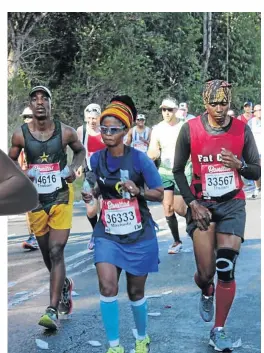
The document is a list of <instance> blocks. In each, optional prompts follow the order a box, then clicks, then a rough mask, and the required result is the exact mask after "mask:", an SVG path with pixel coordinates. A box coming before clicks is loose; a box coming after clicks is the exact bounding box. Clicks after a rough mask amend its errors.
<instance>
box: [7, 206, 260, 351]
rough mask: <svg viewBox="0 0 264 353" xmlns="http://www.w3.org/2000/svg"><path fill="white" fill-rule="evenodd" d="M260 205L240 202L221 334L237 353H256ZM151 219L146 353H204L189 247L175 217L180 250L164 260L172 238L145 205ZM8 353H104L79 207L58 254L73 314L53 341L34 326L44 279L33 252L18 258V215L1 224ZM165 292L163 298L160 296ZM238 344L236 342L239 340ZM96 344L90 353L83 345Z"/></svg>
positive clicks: (127, 340) (205, 330)
mask: <svg viewBox="0 0 264 353" xmlns="http://www.w3.org/2000/svg"><path fill="white" fill-rule="evenodd" d="M260 204H261V202H260V199H257V200H249V201H247V225H246V235H245V242H244V244H243V245H242V250H241V254H240V256H239V258H238V261H237V266H236V280H237V295H236V298H235V301H234V304H233V307H232V310H231V313H230V317H229V319H228V321H227V325H226V328H227V332H228V333H229V334H230V336H231V337H232V340H233V341H234V342H236V343H237V344H238V345H240V343H242V346H240V347H239V348H237V349H236V350H235V351H237V352H241V353H257V352H261V342H260V341H261V340H260V330H261V317H260V281H261V270H260V268H261V261H260V254H261V242H260V237H261V232H260V221H261V220H260ZM151 212H152V214H153V218H154V219H155V221H156V222H157V223H158V224H159V226H160V230H159V232H158V240H159V247H160V261H161V263H160V271H159V273H158V274H151V275H150V276H149V278H148V281H147V286H146V295H157V296H158V297H155V298H149V299H148V310H149V313H160V316H156V317H152V316H149V328H148V333H149V335H150V337H151V341H152V343H151V349H152V353H174V352H179V353H183V352H186V353H210V352H211V353H212V352H213V349H212V348H211V347H209V346H208V340H209V331H210V328H211V326H212V323H205V322H203V321H202V319H201V318H200V316H199V312H198V301H199V296H200V292H199V290H198V288H197V287H196V285H195V284H194V282H193V274H194V272H195V263H194V256H193V250H192V242H191V240H190V238H189V237H187V236H186V232H185V221H184V219H183V218H180V220H179V224H180V234H181V237H182V240H183V251H182V252H181V253H180V254H176V255H168V253H167V249H168V246H169V245H170V243H171V241H172V237H171V235H170V233H169V230H168V228H167V225H166V222H165V219H164V216H163V211H162V207H161V206H160V205H158V204H157V205H152V206H151ZM8 234H9V236H8V352H9V353H35V352H42V349H40V348H39V347H38V346H37V344H36V339H40V340H42V341H44V342H46V343H47V344H48V351H49V352H54V353H104V352H106V351H107V345H106V343H107V342H106V338H105V334H104V331H103V325H102V322H101V315H100V310H99V295H98V284H97V277H96V272H95V268H94V266H93V263H92V257H93V255H92V253H88V251H87V242H88V239H89V238H90V236H91V228H90V226H89V225H88V222H87V219H86V217H85V208H84V206H83V205H81V204H80V205H78V206H76V207H75V209H74V219H73V228H72V231H71V237H70V239H69V242H68V244H67V246H66V249H65V258H66V266H67V274H68V275H69V276H71V277H72V278H73V280H74V283H75V288H74V291H75V293H76V295H75V296H74V310H73V313H72V315H70V316H69V317H68V318H66V319H64V320H60V329H59V331H58V332H57V333H56V334H50V333H46V332H45V331H44V330H43V328H41V327H40V326H38V325H37V322H38V320H39V318H40V316H41V315H42V314H43V312H44V310H45V308H46V307H47V305H48V297H49V293H48V287H49V282H48V279H49V275H48V271H47V270H46V268H45V267H44V264H43V261H42V257H41V254H40V251H33V252H32V251H25V250H23V249H22V247H21V244H22V241H23V240H25V239H27V236H28V235H27V228H26V224H25V217H24V216H23V215H21V216H17V217H11V218H9V227H8ZM125 290H126V284H125V277H124V276H123V274H122V275H121V279H120V291H119V304H120V305H119V308H120V339H121V343H122V344H123V345H124V346H125V349H126V352H127V353H128V352H130V351H131V349H132V348H133V345H134V338H133V334H132V329H133V328H134V323H133V319H132V313H131V309H130V306H129V302H128V299H127V295H126V291H125ZM166 293H167V294H166ZM240 339H241V341H240ZM91 340H96V341H99V342H100V343H101V344H102V346H100V347H93V346H91V345H90V344H89V343H88V342H89V341H91Z"/></svg>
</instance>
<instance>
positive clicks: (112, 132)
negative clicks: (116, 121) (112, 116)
mask: <svg viewBox="0 0 264 353" xmlns="http://www.w3.org/2000/svg"><path fill="white" fill-rule="evenodd" d="M125 128H126V127H125V126H109V127H107V126H102V125H101V126H100V130H101V133H102V134H104V135H106V134H109V135H115V134H119V132H121V131H123V130H124V129H125Z"/></svg>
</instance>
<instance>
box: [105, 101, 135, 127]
mask: <svg viewBox="0 0 264 353" xmlns="http://www.w3.org/2000/svg"><path fill="white" fill-rule="evenodd" d="M136 114H137V110H136V108H135V106H134V103H133V101H132V99H131V98H130V97H129V96H116V97H114V98H113V99H112V100H111V103H110V104H109V105H108V106H107V107H106V109H105V110H104V111H103V112H102V114H101V117H100V122H102V120H103V119H104V118H105V117H106V116H113V117H115V118H116V119H118V120H120V121H121V122H122V123H123V124H124V125H125V126H126V127H127V128H130V127H131V126H132V124H133V121H134V119H135V116H136Z"/></svg>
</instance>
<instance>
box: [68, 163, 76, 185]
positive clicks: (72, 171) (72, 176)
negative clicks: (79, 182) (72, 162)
mask: <svg viewBox="0 0 264 353" xmlns="http://www.w3.org/2000/svg"><path fill="white" fill-rule="evenodd" d="M69 170H70V175H69V176H68V177H67V178H65V180H66V181H67V183H69V184H71V183H73V182H74V180H75V179H76V173H77V170H75V169H74V168H73V167H72V166H69Z"/></svg>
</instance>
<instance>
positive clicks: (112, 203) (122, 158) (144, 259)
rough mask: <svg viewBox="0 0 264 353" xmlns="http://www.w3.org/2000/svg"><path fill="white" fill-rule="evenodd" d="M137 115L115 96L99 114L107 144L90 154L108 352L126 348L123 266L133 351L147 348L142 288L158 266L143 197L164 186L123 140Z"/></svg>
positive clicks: (157, 197) (157, 194)
mask: <svg viewBox="0 0 264 353" xmlns="http://www.w3.org/2000/svg"><path fill="white" fill-rule="evenodd" d="M136 115H137V110H136V108H135V106H134V103H133V101H132V99H131V98H130V97H129V96H116V97H114V98H113V99H112V100H111V103H110V104H109V105H108V106H107V107H106V109H105V111H104V112H103V113H102V115H101V117H100V125H101V133H102V138H103V141H104V143H105V144H106V146H107V147H106V149H103V150H101V151H98V152H96V153H94V154H93V156H92V157H91V167H92V170H93V172H94V173H95V175H96V179H97V184H98V189H97V194H99V193H100V194H101V195H102V198H103V201H102V210H101V214H100V218H99V221H98V222H97V224H96V226H95V229H94V232H93V236H94V238H95V253H94V262H95V265H96V269H97V275H98V280H99V288H100V294H101V295H100V307H101V313H102V319H103V323H104V327H105V331H106V335H107V339H108V341H109V345H110V348H109V350H108V351H107V353H124V348H123V347H122V346H121V345H120V344H119V326H118V322H119V312H118V302H117V294H118V281H119V277H120V274H121V271H122V270H124V271H125V272H126V278H127V293H128V297H129V299H130V302H131V308H132V312H133V316H134V320H135V324H136V328H137V332H138V337H137V340H136V344H135V353H147V352H149V351H150V347H149V345H150V339H149V336H148V335H147V333H146V326H147V303H146V298H145V297H144V289H145V283H146V279H147V276H148V273H149V272H158V262H159V259H158V242H157V237H156V231H155V223H154V221H153V219H152V216H151V214H150V211H149V209H148V206H147V202H146V200H149V201H159V202H161V201H162V199H163V187H162V182H161V179H160V176H159V173H158V171H157V169H156V167H155V165H154V163H153V162H152V161H151V160H150V159H149V158H148V157H147V156H146V154H145V153H143V152H140V151H138V150H136V149H134V148H132V147H129V146H125V145H124V143H123V138H124V136H125V135H126V134H127V132H128V130H129V129H130V127H131V125H132V123H133V121H134V120H135V118H136ZM144 185H146V186H147V188H146V190H145V189H144ZM93 194H94V195H95V194H96V191H95V190H93ZM82 195H83V199H84V201H85V202H89V201H90V200H91V194H89V193H84V192H83V193H82Z"/></svg>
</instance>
